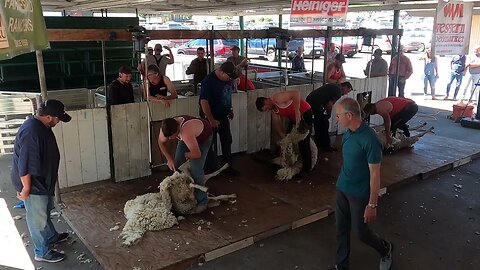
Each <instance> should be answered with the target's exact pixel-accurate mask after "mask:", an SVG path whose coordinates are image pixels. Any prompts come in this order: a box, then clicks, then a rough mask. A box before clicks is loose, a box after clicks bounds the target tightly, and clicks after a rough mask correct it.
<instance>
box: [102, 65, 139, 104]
mask: <svg viewBox="0 0 480 270" xmlns="http://www.w3.org/2000/svg"><path fill="white" fill-rule="evenodd" d="M131 80H132V69H131V68H130V67H127V66H121V67H120V69H119V70H118V78H117V79H115V80H114V81H113V82H112V83H111V84H110V85H109V86H108V88H107V93H106V95H107V106H110V105H118V104H126V103H134V102H135V98H134V96H133V86H132V83H131Z"/></svg>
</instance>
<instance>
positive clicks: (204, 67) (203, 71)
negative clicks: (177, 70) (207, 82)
mask: <svg viewBox="0 0 480 270" xmlns="http://www.w3.org/2000/svg"><path fill="white" fill-rule="evenodd" d="M208 70H209V63H208V60H207V58H205V48H203V47H199V48H198V49H197V58H195V59H193V60H192V62H190V66H188V68H187V70H186V71H185V74H187V75H190V74H193V86H194V88H193V89H194V91H193V92H194V93H197V89H198V84H199V83H201V82H202V80H203V79H204V78H205V76H207V74H208Z"/></svg>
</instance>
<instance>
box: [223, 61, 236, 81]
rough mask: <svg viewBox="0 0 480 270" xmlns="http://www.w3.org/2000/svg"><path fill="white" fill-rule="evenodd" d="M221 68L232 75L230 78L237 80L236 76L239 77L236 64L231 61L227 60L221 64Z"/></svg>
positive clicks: (229, 75)
mask: <svg viewBox="0 0 480 270" xmlns="http://www.w3.org/2000/svg"><path fill="white" fill-rule="evenodd" d="M220 70H221V71H223V72H225V73H226V74H227V75H228V77H230V79H232V80H235V79H236V78H238V74H237V72H236V69H235V65H234V64H233V63H232V62H230V61H227V62H225V63H223V64H222V65H221V66H220Z"/></svg>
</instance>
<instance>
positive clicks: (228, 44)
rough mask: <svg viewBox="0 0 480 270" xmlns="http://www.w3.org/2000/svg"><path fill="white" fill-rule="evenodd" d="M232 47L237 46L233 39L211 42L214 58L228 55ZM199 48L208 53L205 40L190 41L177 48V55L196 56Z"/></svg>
mask: <svg viewBox="0 0 480 270" xmlns="http://www.w3.org/2000/svg"><path fill="white" fill-rule="evenodd" d="M233 46H238V41H237V40H235V39H215V40H214V41H213V48H214V51H215V56H225V55H228V54H230V51H231V49H232V47H233ZM199 47H203V48H205V50H207V53H208V48H207V40H206V39H192V40H190V41H189V42H187V43H185V44H183V45H181V46H180V47H178V49H177V54H186V55H196V54H197V49H198V48H199Z"/></svg>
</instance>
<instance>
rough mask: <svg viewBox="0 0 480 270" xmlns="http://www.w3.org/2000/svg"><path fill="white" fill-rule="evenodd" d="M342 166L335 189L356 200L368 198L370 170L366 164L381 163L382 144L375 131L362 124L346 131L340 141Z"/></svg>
mask: <svg viewBox="0 0 480 270" xmlns="http://www.w3.org/2000/svg"><path fill="white" fill-rule="evenodd" d="M342 154H343V164H342V168H341V170H340V175H339V177H338V181H337V188H338V189H339V190H340V191H342V192H344V193H346V194H349V195H351V196H353V197H356V198H361V199H364V198H368V197H369V196H370V168H369V167H368V164H378V163H381V162H382V144H381V143H380V141H379V140H378V137H377V135H376V134H375V131H374V130H373V129H372V128H370V127H368V125H367V124H366V123H362V124H361V125H360V127H359V128H358V129H357V130H356V131H354V132H352V131H350V130H348V131H347V132H346V133H345V134H344V135H343V139H342Z"/></svg>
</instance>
